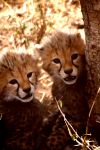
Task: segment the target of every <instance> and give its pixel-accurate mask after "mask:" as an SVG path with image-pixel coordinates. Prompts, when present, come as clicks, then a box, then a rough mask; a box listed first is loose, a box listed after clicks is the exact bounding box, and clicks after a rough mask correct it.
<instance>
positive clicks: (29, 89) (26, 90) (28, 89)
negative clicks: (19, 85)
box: [23, 87, 31, 93]
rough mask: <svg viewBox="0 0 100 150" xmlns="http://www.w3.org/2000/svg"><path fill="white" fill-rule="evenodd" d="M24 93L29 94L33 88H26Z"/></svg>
mask: <svg viewBox="0 0 100 150" xmlns="http://www.w3.org/2000/svg"><path fill="white" fill-rule="evenodd" d="M23 91H24V92H25V93H29V92H30V91H31V88H30V87H28V88H25V89H23Z"/></svg>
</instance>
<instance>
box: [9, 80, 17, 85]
mask: <svg viewBox="0 0 100 150" xmlns="http://www.w3.org/2000/svg"><path fill="white" fill-rule="evenodd" d="M9 83H10V84H18V82H17V80H16V79H12V80H10V81H9Z"/></svg>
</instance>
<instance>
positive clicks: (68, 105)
mask: <svg viewBox="0 0 100 150" xmlns="http://www.w3.org/2000/svg"><path fill="white" fill-rule="evenodd" d="M84 48H85V43H84V41H83V39H82V38H81V35H80V34H79V33H74V34H68V33H65V32H62V31H56V32H54V33H52V34H51V35H49V36H47V37H45V38H44V39H43V40H42V41H41V43H40V45H38V47H37V49H38V51H39V53H40V56H41V58H42V60H43V68H44V69H45V70H46V71H47V72H48V73H49V74H50V75H51V76H52V78H53V86H52V94H53V98H54V99H55V98H56V99H57V100H61V101H62V104H63V107H62V110H63V112H64V113H65V114H66V117H67V119H68V120H69V122H70V123H71V124H72V126H73V127H74V128H75V130H76V131H78V133H79V134H84V131H85V126H86V121H87V116H88V104H87V101H86V97H85V83H86V79H87V77H86V69H85V55H84ZM74 54H75V55H74ZM55 58H56V59H55ZM65 71H66V73H65ZM60 118H62V117H58V118H57V120H58V121H57V122H55V123H54V121H53V127H52V130H51V133H50V134H49V136H48V138H47V143H46V145H47V147H49V148H50V149H51V150H56V148H57V149H58V150H62V149H63V148H64V146H65V145H67V141H69V139H70V140H71V138H70V136H69V134H68V132H65V125H62V124H61V125H59V124H60V122H62V119H60ZM63 124H64V122H63ZM55 127H56V131H55V130H54V129H55ZM80 128H81V129H80ZM59 136H60V139H59ZM52 139H53V140H52ZM53 141H54V142H53ZM55 141H56V142H55ZM65 141H66V142H65ZM59 145H60V146H59Z"/></svg>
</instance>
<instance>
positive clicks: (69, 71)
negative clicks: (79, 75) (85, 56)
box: [64, 68, 73, 74]
mask: <svg viewBox="0 0 100 150" xmlns="http://www.w3.org/2000/svg"><path fill="white" fill-rule="evenodd" d="M72 71H73V69H72V68H70V69H66V70H64V73H66V74H70V73H72Z"/></svg>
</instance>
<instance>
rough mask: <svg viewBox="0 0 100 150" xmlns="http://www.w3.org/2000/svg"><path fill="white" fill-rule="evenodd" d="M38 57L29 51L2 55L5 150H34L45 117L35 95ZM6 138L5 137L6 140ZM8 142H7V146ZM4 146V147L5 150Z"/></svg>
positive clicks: (0, 83) (0, 101)
mask: <svg viewBox="0 0 100 150" xmlns="http://www.w3.org/2000/svg"><path fill="white" fill-rule="evenodd" d="M38 73H39V72H38V67H37V60H35V58H34V56H33V53H32V54H30V53H29V52H28V51H25V52H24V51H23V52H22V53H20V51H18V50H17V51H7V52H5V53H4V54H3V52H1V56H0V114H2V119H1V121H0V127H1V124H2V128H3V129H0V135H1V132H2V135H3V137H2V142H1V141H0V146H1V145H2V148H3V149H5V150H33V149H34V148H35V145H36V139H37V136H38V133H39V130H40V126H41V123H42V117H43V113H42V112H43V111H42V110H43V109H42V105H41V103H40V102H39V101H38V100H37V99H36V98H35V97H34V92H35V88H36V84H37V77H38ZM3 138H4V139H3ZM3 144H4V145H3ZM2 148H0V149H2Z"/></svg>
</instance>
